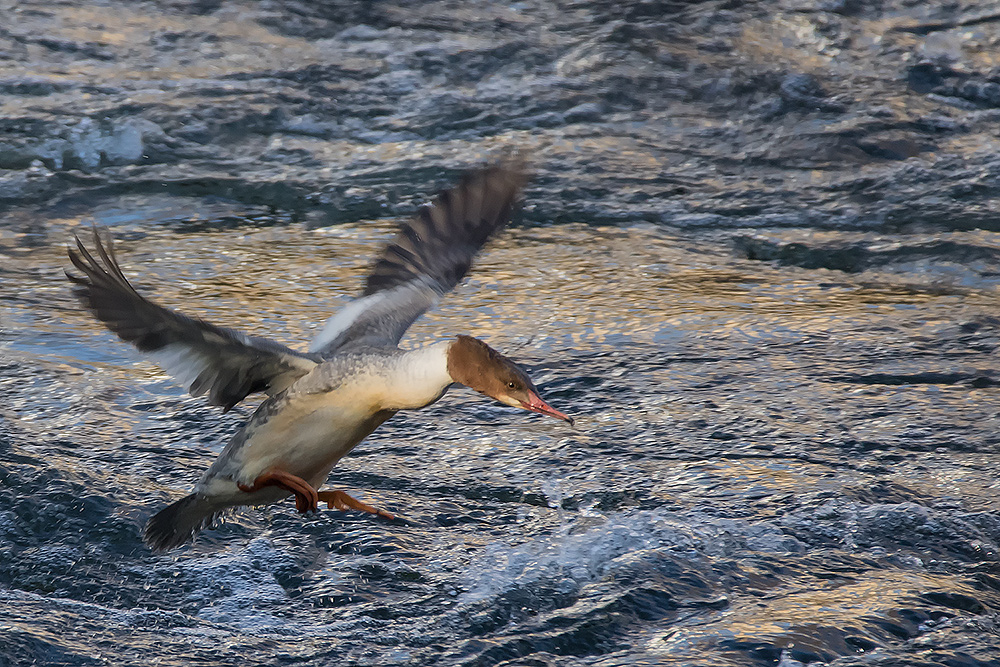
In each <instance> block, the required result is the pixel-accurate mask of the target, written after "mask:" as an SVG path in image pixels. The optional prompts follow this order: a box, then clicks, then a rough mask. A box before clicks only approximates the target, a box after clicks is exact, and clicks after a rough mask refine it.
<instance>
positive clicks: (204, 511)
mask: <svg viewBox="0 0 1000 667" xmlns="http://www.w3.org/2000/svg"><path fill="white" fill-rule="evenodd" d="M222 509H224V508H223V507H220V506H219V505H218V504H216V503H213V502H211V501H210V500H209V499H208V498H207V497H205V496H203V495H201V494H198V493H192V494H191V495H190V496H185V497H184V498H181V499H180V500H178V501H177V502H176V503H173V504H172V505H168V506H167V507H164V508H163V509H162V510H160V511H159V512H157V513H156V514H154V515H153V517H152V518H151V519H150V520H149V522H148V523H147V524H146V533H145V537H144V539H145V542H146V544H147V545H149V548H150V549H152V550H153V551H166V550H168V549H173V548H174V547H179V546H181V545H182V544H184V543H185V542H188V541H190V540H191V539H192V538H193V537H194V534H195V533H197V532H198V531H199V530H201V529H202V528H205V527H207V526H208V525H209V524H211V523H212V521H213V520H214V519H215V517H216V516H217V515H218V513H219V512H220V510H222Z"/></svg>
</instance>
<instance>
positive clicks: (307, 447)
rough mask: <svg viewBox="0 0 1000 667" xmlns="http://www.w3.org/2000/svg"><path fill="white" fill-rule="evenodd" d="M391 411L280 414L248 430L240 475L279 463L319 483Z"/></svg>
mask: <svg viewBox="0 0 1000 667" xmlns="http://www.w3.org/2000/svg"><path fill="white" fill-rule="evenodd" d="M391 414H392V413H375V414H374V415H373V414H371V413H370V412H368V413H360V414H359V413H357V412H354V411H350V410H346V409H344V408H343V407H327V406H322V407H318V408H317V409H315V410H312V411H309V412H305V413H299V414H297V415H287V416H282V415H277V416H275V417H273V418H272V419H270V420H268V421H267V422H266V423H265V424H262V425H260V426H259V427H258V428H256V429H255V430H254V431H253V432H252V433H250V434H248V436H249V437H248V438H247V440H246V442H245V443H244V446H243V447H242V448H241V449H242V451H241V452H240V453H241V457H240V458H241V459H242V465H241V468H242V469H241V471H240V472H241V474H240V477H242V478H243V479H246V480H253V479H255V478H256V477H257V475H260V474H261V473H263V472H264V471H266V470H267V469H269V468H278V469H280V470H283V471H285V472H288V473H291V474H293V475H296V476H297V477H301V478H302V479H304V480H306V481H307V482H309V483H310V484H312V485H313V486H314V487H318V486H319V485H320V484H322V483H323V481H324V480H325V479H326V476H327V475H328V474H329V473H330V470H331V469H332V468H333V466H334V465H336V463H337V461H339V460H340V459H341V458H342V457H343V456H344V455H346V454H347V453H348V452H350V451H351V450H352V449H354V447H355V445H357V444H358V443H359V442H361V441H362V440H363V439H364V438H365V437H367V436H368V434H370V433H371V432H372V431H374V430H375V429H376V428H377V427H378V426H379V424H381V423H382V422H384V421H385V420H386V419H388V417H389V416H391Z"/></svg>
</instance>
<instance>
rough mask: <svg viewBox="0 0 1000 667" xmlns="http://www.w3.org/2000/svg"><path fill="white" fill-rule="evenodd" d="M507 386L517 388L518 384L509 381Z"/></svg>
mask: <svg viewBox="0 0 1000 667" xmlns="http://www.w3.org/2000/svg"><path fill="white" fill-rule="evenodd" d="M507 388H508V389H516V388H517V385H516V384H514V383H513V382H508V383H507Z"/></svg>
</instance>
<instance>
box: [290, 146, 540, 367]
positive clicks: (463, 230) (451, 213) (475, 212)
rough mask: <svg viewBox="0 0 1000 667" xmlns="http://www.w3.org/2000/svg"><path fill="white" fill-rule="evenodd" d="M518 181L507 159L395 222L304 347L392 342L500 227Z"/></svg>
mask: <svg viewBox="0 0 1000 667" xmlns="http://www.w3.org/2000/svg"><path fill="white" fill-rule="evenodd" d="M526 180H527V177H526V174H525V170H524V165H523V164H522V163H521V162H513V161H511V162H508V163H505V164H499V165H493V166H489V167H486V168H483V169H479V170H476V171H473V172H470V173H468V174H466V175H465V176H464V177H463V178H462V180H461V182H460V183H459V184H458V185H457V186H455V187H454V188H452V189H451V190H447V191H445V192H442V193H441V194H440V195H438V197H437V199H435V200H434V201H433V202H432V203H431V204H430V205H429V206H427V207H425V208H423V209H422V210H421V211H420V213H419V214H418V215H417V216H416V217H415V218H413V219H412V220H410V221H408V222H406V223H404V224H402V225H401V226H400V229H399V233H398V234H397V235H396V238H395V239H394V240H393V241H392V243H390V244H389V245H388V246H387V247H386V248H385V250H384V251H383V252H382V254H381V255H380V256H379V257H378V258H377V260H376V261H375V265H374V267H373V268H372V270H371V273H370V274H369V275H368V279H367V281H366V282H365V289H364V291H363V292H362V294H361V296H360V297H358V298H357V299H355V300H353V301H351V302H350V303H349V304H347V306H346V307H345V308H344V309H343V310H342V311H340V312H339V313H337V314H336V315H334V316H333V317H331V318H330V319H329V320H328V321H327V323H326V325H325V326H324V327H323V330H322V331H321V332H320V333H319V335H318V336H317V337H316V340H314V341H313V344H312V346H311V348H310V349H311V350H312V351H314V352H318V353H319V354H320V355H322V356H323V357H328V356H330V355H332V354H334V353H336V352H340V351H343V350H344V349H346V348H350V347H354V346H387V345H389V346H395V345H396V344H397V343H398V342H399V340H400V339H401V338H402V337H403V334H404V333H406V330H407V329H409V328H410V325H411V324H413V322H414V321H416V319H417V318H418V317H420V316H421V315H422V314H423V313H424V312H425V311H427V310H428V309H429V308H431V307H432V306H433V305H434V304H436V303H437V302H438V301H439V300H440V299H441V297H442V296H444V295H445V294H446V293H448V292H449V291H450V290H451V289H452V288H454V287H455V285H457V284H458V283H459V281H461V280H462V278H463V277H464V276H465V274H466V273H468V271H469V267H471V266H472V260H473V258H474V257H475V256H476V253H477V252H479V249H480V248H482V247H483V244H485V243H486V241H487V240H488V239H489V238H490V237H491V236H492V235H493V234H494V233H496V232H497V231H498V230H499V229H501V228H503V226H504V225H505V224H507V222H508V220H509V219H510V215H511V211H512V209H513V207H514V203H515V202H516V200H517V198H518V195H519V194H520V192H521V188H522V187H523V186H524V183H525V181H526Z"/></svg>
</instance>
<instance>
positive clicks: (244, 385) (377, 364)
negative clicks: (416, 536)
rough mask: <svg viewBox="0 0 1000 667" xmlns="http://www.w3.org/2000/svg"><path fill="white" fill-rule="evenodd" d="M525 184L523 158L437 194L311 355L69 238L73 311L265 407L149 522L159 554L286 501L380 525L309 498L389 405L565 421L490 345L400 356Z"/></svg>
mask: <svg viewBox="0 0 1000 667" xmlns="http://www.w3.org/2000/svg"><path fill="white" fill-rule="evenodd" d="M525 180H526V175H525V172H524V169H523V167H522V166H521V165H520V164H519V163H514V162H510V161H509V162H507V163H501V164H498V165H493V166H488V167H485V168H481V169H479V170H477V171H473V172H471V173H469V174H467V175H466V176H465V177H464V178H463V179H462V181H461V182H460V183H459V184H458V185H457V186H456V187H454V188H453V189H451V190H449V191H445V192H442V193H441V194H440V195H439V196H438V197H437V199H436V200H435V201H433V202H432V203H431V204H430V205H429V206H427V207H425V208H424V209H422V210H421V211H420V213H419V214H418V215H417V216H416V217H415V218H414V219H412V220H410V221H408V222H406V223H403V224H401V225H400V229H399V232H398V234H397V236H396V237H395V238H394V240H393V241H392V242H391V243H390V244H389V245H388V246H386V248H385V249H384V250H383V251H382V253H381V254H380V255H379V256H378V257H377V259H376V261H375V264H374V267H373V268H372V270H371V273H370V274H369V275H368V279H367V281H366V283H365V287H364V290H363V291H362V293H361V296H359V297H357V298H356V299H354V300H353V301H351V302H350V303H348V305H347V306H346V307H345V308H343V309H342V310H341V311H340V312H339V313H337V314H336V315H334V316H333V317H331V318H330V319H329V320H328V321H327V323H326V325H325V326H324V327H323V329H322V330H321V331H320V333H319V335H318V336H317V337H316V339H315V340H314V341H313V343H312V346H311V348H310V352H309V353H302V352H297V351H295V350H292V349H290V348H288V347H285V346H284V345H281V344H280V343H277V342H275V341H272V340H269V339H267V338H258V337H256V336H248V335H246V334H244V333H241V332H239V331H235V330H233V329H226V328H223V327H219V326H215V325H213V324H210V323H208V322H205V321H204V320H200V319H195V318H191V317H187V316H185V315H182V314H180V313H178V312H175V311H172V310H169V309H167V308H164V307H162V306H159V305H157V304H155V303H154V302H152V301H150V300H149V299H147V298H145V297H143V296H142V295H140V294H139V293H138V292H136V290H135V289H134V288H133V287H132V285H131V284H130V283H129V281H128V279H127V278H126V277H125V275H124V274H123V273H122V270H121V268H120V266H119V264H118V259H117V258H116V256H115V251H114V246H113V244H112V241H111V238H110V234H106V235H105V238H104V239H102V238H101V234H100V233H99V232H98V230H97V229H96V228H95V229H94V230H93V235H94V239H93V242H94V248H95V250H96V257H95V255H94V254H93V253H91V252H90V251H89V250H88V249H87V248H86V246H85V245H84V244H83V242H82V241H81V240H80V238H79V236H77V237H76V247H77V250H73V249H72V248H70V249H69V258H70V261H72V263H73V266H75V267H76V268H77V269H78V270H79V271H82V272H83V274H84V276H83V277H79V276H76V275H73V274H71V273H70V272H68V271H67V272H66V275H67V277H68V278H69V279H70V280H71V281H72V282H73V283H74V284H75V287H74V288H73V292H74V294H75V295H76V297H77V298H78V299H79V300H80V301H81V303H82V304H83V305H84V306H85V307H86V308H87V309H89V310H90V311H91V312H92V313H93V314H94V315H95V316H96V317H97V319H99V320H100V321H101V322H103V323H104V324H105V325H106V326H107V327H108V328H109V329H110V330H111V331H112V332H114V333H115V334H117V335H118V336H119V337H120V338H121V339H122V340H124V341H127V342H129V343H132V344H133V345H135V347H137V348H138V349H139V350H140V351H142V352H147V353H149V354H150V355H151V356H152V358H153V359H154V360H155V361H157V362H158V363H159V364H160V365H162V366H163V367H164V369H166V370H167V371H168V372H169V373H171V374H172V375H173V376H174V377H175V378H177V379H178V380H179V381H180V382H181V383H182V384H183V385H185V386H187V388H188V390H189V391H190V393H191V394H192V395H193V396H201V395H204V394H207V395H208V400H209V402H210V403H211V404H213V405H219V406H222V407H223V409H224V410H229V409H230V408H232V407H233V406H234V405H236V404H237V403H239V402H240V401H241V400H243V398H245V397H246V396H247V395H249V394H251V393H254V392H258V391H263V392H266V393H267V394H268V395H269V396H270V398H268V399H266V400H265V401H264V402H263V403H261V405H260V406H259V407H258V408H257V410H256V412H254V414H253V416H252V417H251V418H250V420H249V421H248V422H247V423H246V424H245V425H244V426H243V427H242V428H240V430H239V431H238V432H237V433H236V434H235V435H234V436H233V437H232V439H231V440H230V441H229V443H228V444H227V445H226V447H225V448H224V449H223V451H222V453H221V454H220V455H219V457H218V458H217V459H216V460H215V462H214V463H213V464H212V466H211V467H210V468H209V469H208V470H207V471H206V472H205V474H204V475H203V476H202V477H201V480H200V481H199V482H198V483H197V485H196V486H195V488H194V492H193V493H192V494H191V495H188V496H186V497H184V498H182V499H181V500H178V501H177V502H175V503H173V504H172V505H170V506H168V507H166V508H165V509H163V510H161V511H160V512H159V513H157V514H156V515H154V516H153V517H152V518H151V519H150V520H149V522H148V523H147V524H146V529H145V534H144V537H145V541H146V543H147V544H148V545H149V546H150V547H151V548H152V549H153V550H155V551H163V550H167V549H171V548H174V547H177V546H180V545H182V544H184V543H185V542H187V541H189V540H191V539H192V538H193V537H194V534H195V533H196V532H197V531H198V530H200V529H202V528H205V527H206V526H208V525H210V524H211V523H212V522H213V521H214V519H215V518H216V517H217V516H218V515H219V513H220V512H222V511H224V510H226V509H228V508H231V507H236V506H240V505H263V504H268V503H275V502H278V501H281V500H283V499H285V498H288V497H289V496H292V495H294V496H295V505H296V508H297V509H298V511H299V512H302V513H305V512H310V511H316V510H317V508H318V504H319V502H320V501H323V502H326V503H327V506H328V507H335V508H337V509H340V510H347V509H356V510H361V511H364V512H369V513H372V514H376V515H380V516H383V517H386V518H390V519H391V518H394V517H393V515H392V514H390V513H388V512H385V511H383V510H380V509H376V508H374V507H371V506H370V505H367V504H365V503H363V502H361V501H359V500H356V499H355V498H352V497H351V496H349V495H348V494H347V493H345V492H343V491H317V489H318V488H319V486H320V485H321V484H323V482H324V481H325V480H326V478H327V475H329V473H330V471H331V470H332V469H333V467H334V466H335V465H336V463H337V461H339V460H340V459H341V458H342V457H343V456H344V455H345V454H347V453H348V452H350V451H351V450H352V449H353V448H354V447H355V446H356V445H357V444H358V443H359V442H361V441H362V440H363V439H364V438H365V437H367V436H368V434H370V433H371V432H372V431H374V430H375V429H376V428H377V427H378V426H379V425H380V424H382V423H383V422H384V421H385V420H387V419H389V418H390V417H392V416H393V415H394V414H396V412H397V411H398V410H409V409H419V408H423V407H426V406H428V405H430V404H431V403H433V402H435V401H436V400H438V399H439V398H441V396H443V395H444V393H445V392H446V391H447V390H448V388H449V386H451V385H452V384H453V383H459V384H463V385H465V386H467V387H470V388H471V389H474V390H476V391H478V392H480V393H482V394H485V395H486V396H490V397H493V398H495V399H497V400H498V401H500V402H502V403H506V404H507V405H510V406H514V407H518V408H523V409H525V410H530V411H533V412H539V413H541V414H544V415H549V416H552V417H555V418H558V419H562V420H565V421H567V422H569V423H570V424H572V420H571V419H570V418H569V417H568V416H566V415H565V414H563V413H562V412H559V411H558V410H556V409H554V408H552V407H551V406H549V405H548V403H546V402H545V401H543V400H542V399H541V397H540V396H539V395H538V389H537V388H536V387H535V385H534V384H533V383H532V382H531V379H530V378H529V377H528V375H527V374H526V373H525V372H524V371H523V370H522V369H521V368H519V367H518V366H517V365H516V364H515V363H514V362H513V361H511V360H510V359H508V358H507V357H505V356H503V355H502V354H500V353H499V352H497V351H496V350H494V349H492V348H491V347H489V346H488V345H487V344H486V343H484V342H482V341H481V340H478V339H476V338H472V337H471V336H465V335H459V336H457V337H455V338H453V339H451V340H448V341H444V342H440V343H436V344H432V345H429V346H427V347H423V348H419V349H413V350H402V349H400V348H399V347H398V343H399V341H400V339H401V338H402V337H403V334H404V333H405V332H406V330H407V329H408V328H409V327H410V325H411V324H412V323H413V322H414V321H415V320H416V319H417V318H418V317H420V316H421V315H422V314H423V313H424V312H425V311H426V310H428V309H429V308H430V307H432V306H433V305H434V304H435V303H437V302H438V301H439V300H440V298H441V297H442V296H444V295H445V294H446V293H447V292H448V291H450V290H451V289H452V288H454V287H455V285H457V284H458V283H459V281H460V280H461V279H462V278H463V277H464V276H465V274H466V273H467V272H468V270H469V268H470V266H471V265H472V259H473V257H474V256H475V255H476V253H477V252H478V251H479V249H480V248H481V247H482V246H483V244H484V243H485V242H486V241H487V240H488V239H489V238H490V237H491V236H492V235H493V234H494V233H496V232H497V231H498V230H499V229H501V228H502V227H503V226H504V225H505V224H506V223H507V221H508V219H509V217H510V214H511V211H512V209H513V206H514V204H515V202H516V200H517V199H518V198H519V195H520V191H521V188H522V187H523V185H524V182H525Z"/></svg>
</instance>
